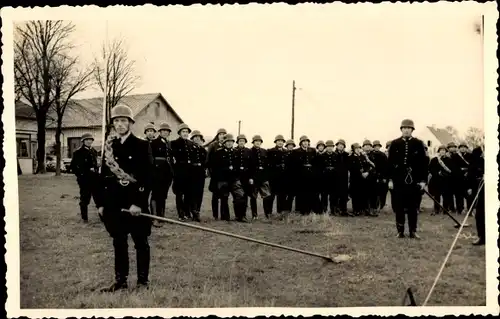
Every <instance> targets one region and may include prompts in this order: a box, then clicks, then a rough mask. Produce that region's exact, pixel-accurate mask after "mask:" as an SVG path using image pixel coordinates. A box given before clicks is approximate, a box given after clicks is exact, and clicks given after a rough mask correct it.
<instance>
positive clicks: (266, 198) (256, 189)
mask: <svg viewBox="0 0 500 319" xmlns="http://www.w3.org/2000/svg"><path fill="white" fill-rule="evenodd" d="M250 189H251V191H250V192H251V195H250V209H251V211H252V217H257V197H258V196H259V194H260V197H261V198H262V206H263V208H264V215H265V216H266V217H268V216H269V215H271V213H272V211H273V202H272V196H271V187H270V185H269V182H268V181H259V180H254V183H253V185H250Z"/></svg>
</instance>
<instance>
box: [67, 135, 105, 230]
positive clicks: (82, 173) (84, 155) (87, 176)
mask: <svg viewBox="0 0 500 319" xmlns="http://www.w3.org/2000/svg"><path fill="white" fill-rule="evenodd" d="M81 141H82V146H81V147H80V148H79V149H77V150H76V151H75V152H74V153H73V159H72V160H71V170H72V171H73V173H74V174H75V175H76V181H77V182H78V186H80V215H81V217H82V220H83V222H85V223H87V222H88V207H89V204H90V197H91V196H92V197H93V198H94V203H96V205H97V202H96V196H98V183H97V182H98V167H97V151H96V150H95V149H94V148H93V147H92V143H93V142H94V137H93V136H92V135H91V134H89V133H85V134H83V135H82V139H81Z"/></svg>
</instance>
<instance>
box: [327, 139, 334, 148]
mask: <svg viewBox="0 0 500 319" xmlns="http://www.w3.org/2000/svg"><path fill="white" fill-rule="evenodd" d="M325 146H326V147H328V146H335V143H333V141H332V140H328V141H326V143H325Z"/></svg>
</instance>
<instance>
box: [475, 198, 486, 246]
mask: <svg viewBox="0 0 500 319" xmlns="http://www.w3.org/2000/svg"><path fill="white" fill-rule="evenodd" d="M484 201H485V198H484V189H483V190H481V193H479V196H478V198H477V204H476V229H477V237H479V239H481V240H485V215H484V212H485V207H484V204H485V202H484Z"/></svg>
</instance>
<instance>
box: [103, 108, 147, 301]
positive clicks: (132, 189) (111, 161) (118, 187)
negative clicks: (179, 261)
mask: <svg viewBox="0 0 500 319" xmlns="http://www.w3.org/2000/svg"><path fill="white" fill-rule="evenodd" d="M111 121H112V124H113V127H114V131H115V132H116V134H115V133H112V134H110V135H109V136H108V138H107V140H106V143H105V145H104V162H105V164H103V165H102V169H101V183H102V189H103V193H102V195H103V196H102V201H99V203H98V205H97V206H98V207H99V208H98V212H99V214H101V215H102V219H103V221H104V225H105V227H106V230H107V231H108V233H109V234H110V235H111V237H112V238H113V246H114V251H115V282H114V283H113V284H112V285H111V286H110V287H109V288H105V289H102V290H101V291H102V292H115V291H117V290H121V289H126V288H127V286H128V284H127V278H128V274H129V258H128V240H127V239H128V234H130V235H131V236H132V239H133V241H134V244H135V250H136V252H137V258H136V259H137V286H138V288H141V287H143V288H147V287H148V282H149V263H150V248H149V243H148V237H149V235H151V220H150V219H149V218H148V217H144V216H140V215H139V214H140V213H141V212H144V213H147V212H148V197H149V192H150V190H151V179H150V178H151V174H152V168H153V157H152V155H151V147H150V145H149V143H148V142H147V141H144V140H142V139H140V138H138V137H136V136H135V135H134V134H132V133H131V130H130V129H131V126H132V125H133V123H134V118H133V116H132V110H131V109H130V108H129V107H128V106H126V105H123V104H119V105H117V106H115V107H114V108H113V109H112V110H111Z"/></svg>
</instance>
